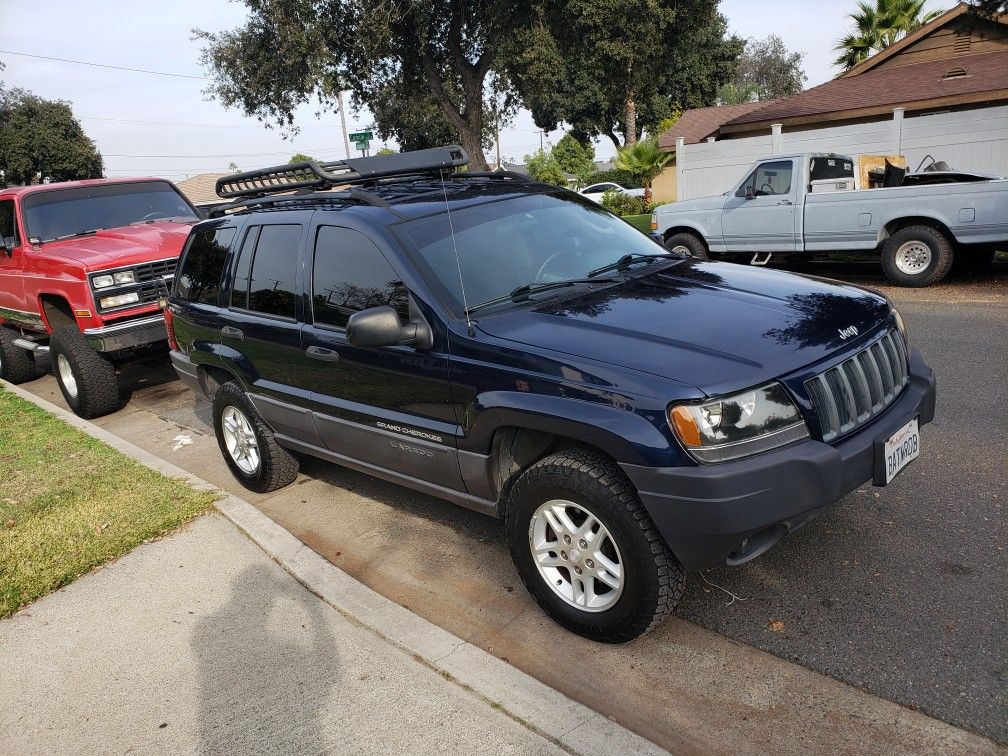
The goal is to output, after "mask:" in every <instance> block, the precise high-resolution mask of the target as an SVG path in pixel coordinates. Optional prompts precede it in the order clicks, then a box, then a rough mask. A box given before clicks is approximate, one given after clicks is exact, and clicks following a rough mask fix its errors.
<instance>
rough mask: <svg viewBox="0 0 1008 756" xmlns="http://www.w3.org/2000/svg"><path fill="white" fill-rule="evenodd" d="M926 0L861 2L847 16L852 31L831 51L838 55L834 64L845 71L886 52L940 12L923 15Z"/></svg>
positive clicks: (862, 0) (863, 0)
mask: <svg viewBox="0 0 1008 756" xmlns="http://www.w3.org/2000/svg"><path fill="white" fill-rule="evenodd" d="M926 3H927V0H875V2H874V4H872V3H870V2H866V0H860V2H858V10H857V11H856V12H855V13H851V14H850V19H851V20H852V21H853V22H854V32H853V33H851V34H847V35H845V36H844V37H843V38H842V39H841V40H840V41H839V42H838V43H837V44H836V47H834V49H835V50H836V51H837V52H838V53H840V54H839V55H838V56H837V59H836V60H835V61H834V63H835V64H836V65H837V66H840V67H841V68H843V69H844V70H847V69H849V68H853V67H854V66H856V65H857V64H858V63H861V62H862V61H864V60H867V59H868V58H869V57H871V56H872V55H874V54H875V53H877V52H879V51H881V50H884V49H886V48H887V47H889V45H891V44H893V43H894V42H897V41H899V40H900V39H902V38H903V37H904V36H906V35H907V34H909V33H910V32H912V31H916V30H917V29H919V28H920V27H921V26H923V25H924V24H926V23H929V22H931V21H933V20H934V19H936V18H937V17H938V16H940V15H941V14H942V12H943V11H938V10H935V11H928V12H927V13H925V12H924V5H925V4H926Z"/></svg>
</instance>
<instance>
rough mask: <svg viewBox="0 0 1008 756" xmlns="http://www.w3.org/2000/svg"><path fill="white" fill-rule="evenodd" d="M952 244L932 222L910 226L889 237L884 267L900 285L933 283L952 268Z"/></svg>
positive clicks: (885, 247) (886, 244)
mask: <svg viewBox="0 0 1008 756" xmlns="http://www.w3.org/2000/svg"><path fill="white" fill-rule="evenodd" d="M953 257H954V255H953V252H952V245H951V244H950V243H949V240H948V239H946V238H945V236H944V234H942V233H941V232H940V231H938V230H937V229H935V228H932V227H931V226H908V227H907V228H904V229H900V230H899V231H897V232H896V233H895V234H893V235H892V236H890V237H889V238H888V239H886V242H885V245H884V246H883V247H882V267H883V269H884V270H885V274H886V276H887V277H888V278H889V280H890V281H892V282H893V283H896V284H899V285H900V286H916V287H919V286H931V285H932V284H936V283H938V282H939V281H941V280H942V279H943V278H945V276H947V275H948V272H949V270H951V268H952V260H953Z"/></svg>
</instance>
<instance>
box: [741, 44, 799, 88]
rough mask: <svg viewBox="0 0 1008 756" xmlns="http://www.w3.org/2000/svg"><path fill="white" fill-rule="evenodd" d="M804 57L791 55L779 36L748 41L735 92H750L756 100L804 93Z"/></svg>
mask: <svg viewBox="0 0 1008 756" xmlns="http://www.w3.org/2000/svg"><path fill="white" fill-rule="evenodd" d="M802 57H803V54H802V53H800V52H791V51H789V50H788V49H787V47H786V46H785V45H784V40H782V39H781V38H780V37H778V36H777V35H776V34H771V35H770V36H769V37H766V38H765V39H758V38H755V37H753V38H751V39H747V40H746V43H745V49H744V50H743V51H742V54H741V55H739V58H738V68H737V69H736V70H735V76H734V78H733V79H732V82H731V83H732V84H734V86H735V88H736V91H739V92H747V93H748V92H751V93H752V96H753V97H754V98H755V99H756V100H775V99H777V98H780V97H791V96H792V95H796V94H798V93H799V92H801V91H802V88H803V87H804V85H805V80H806V79H807V78H808V77H807V76H806V75H805V70H804V68H803V67H802Z"/></svg>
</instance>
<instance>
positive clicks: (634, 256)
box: [588, 252, 676, 278]
mask: <svg viewBox="0 0 1008 756" xmlns="http://www.w3.org/2000/svg"><path fill="white" fill-rule="evenodd" d="M675 259H676V258H675V257H673V256H672V255H670V254H668V253H664V254H660V255H645V254H642V253H640V252H633V253H631V254H627V255H623V257H621V258H620V259H619V260H617V261H616V262H614V263H609V265H603V266H602V267H601V268H595V270H591V271H588V277H589V278H591V277H593V276H597V275H600V274H602V273H608V272H609V271H610V270H626V269H627V268H629V267H630V266H631V265H637V264H638V263H646V264H648V265H650V264H651V261H652V260H675Z"/></svg>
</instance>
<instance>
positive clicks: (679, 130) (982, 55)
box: [655, 3, 1008, 199]
mask: <svg viewBox="0 0 1008 756" xmlns="http://www.w3.org/2000/svg"><path fill="white" fill-rule="evenodd" d="M967 11H968V6H967V5H966V4H965V3H960V4H959V5H957V6H955V7H954V8H952V9H951V10H949V11H947V12H945V13H943V14H942V15H941V16H939V17H938V18H936V19H934V20H933V21H932V22H930V23H928V24H925V25H924V26H922V27H920V28H919V29H917V30H916V31H914V32H913V33H911V34H908V35H907V36H905V37H904V38H903V39H901V40H899V41H898V42H896V43H894V44H893V45H890V46H889V47H888V48H886V49H885V50H883V51H882V52H880V53H878V54H876V55H873V56H872V57H870V58H868V59H867V60H865V61H863V62H862V63H860V64H858V65H857V66H854V67H853V68H851V69H849V70H847V71H845V72H843V73H842V74H840V75H839V76H837V77H836V78H835V79H832V80H831V81H828V82H826V83H824V84H820V85H819V86H817V87H812V88H811V89H807V90H805V91H804V92H800V93H798V94H796V95H794V96H793V97H788V98H784V99H780V100H772V101H768V102H753V103H746V104H744V105H729V106H723V107H711V108H698V109H695V110H688V111H686V112H685V113H683V115H682V117H680V119H679V120H678V121H677V122H676V124H675V125H674V126H673V127H672V128H671V129H669V130H668V131H667V132H665V133H664V134H661V135H660V136H659V140H658V143H659V145H660V146H661V147H662V149H664V150H667V151H669V152H671V151H677V156H676V157H677V160H676V164H675V167H674V168H670V169H667V170H666V172H665V173H664V174H662V176H661V177H659V180H658V181H656V182H655V194H656V196H658V197H662V198H665V199H673V198H675V199H685V198H687V197H695V196H702V195H703V194H713V193H719V192H721V191H724V190H725V189H727V188H728V186H730V181H728V182H727V184H726V185H725V186H720V184H717V186H720V188H717V189H716V191H715V184H714V182H721V183H725V179H726V177H727V176H728V173H729V172H730V168H732V166H726V165H725V160H726V159H727V160H729V161H730V159H734V158H726V155H729V154H731V155H735V156H740V157H739V164H740V165H741V166H742V167H741V168H740V169H739V176H738V177H740V176H741V171H742V170H744V168H745V166H747V165H748V164H749V163H750V162H752V160H756V159H759V158H760V157H764V156H766V155H768V154H781V150H782V149H783V150H786V151H789V152H791V153H794V152H812V151H823V152H843V153H845V154H879V153H880V152H881V153H882V154H906V155H907V156H908V158H909V160H910V164H911V165H910V167H911V168H916V167H917V163H916V162H915V160H918V159H921V158H922V157H923V156H924V155H927V154H931V155H932V156H933V157H935V158H937V159H939V160H946V162H949V163H950V164H953V165H954V166H955V167H956V168H959V169H962V170H972V171H982V172H987V173H997V174H1001V175H1008V16H1002V17H1001V18H1000V19H997V20H979V21H975V22H973V23H966V22H967V21H968V19H967V18H966V13H967ZM904 134H905V135H906V137H905V138H904ZM890 135H891V136H890ZM950 139H954V140H958V141H956V142H950V141H949V140H950ZM729 140H731V141H732V144H731V145H728V144H721V143H723V142H724V143H727V142H728V141H729ZM859 140H860V141H859ZM929 140H930V141H929ZM711 143H713V144H711ZM749 143H751V144H752V147H753V149H752V150H751V152H752V154H751V155H749V154H747V150H746V146H747V144H749ZM690 145H697V147H695V148H691V147H690ZM967 145H968V147H967ZM761 151H762V152H761ZM679 152H681V153H682V154H681V155H680V154H678V153H679ZM691 156H692V157H691ZM742 156H744V159H743V158H742ZM704 161H707V164H706V165H705V164H704ZM686 165H688V166H689V170H690V171H691V172H695V175H694V174H693V173H690V174H689V175H684V169H685V166H686ZM715 168H716V169H715ZM700 177H703V179H701V178H700ZM738 177H735V178H738ZM732 180H733V179H732ZM670 195H671V196H670Z"/></svg>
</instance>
